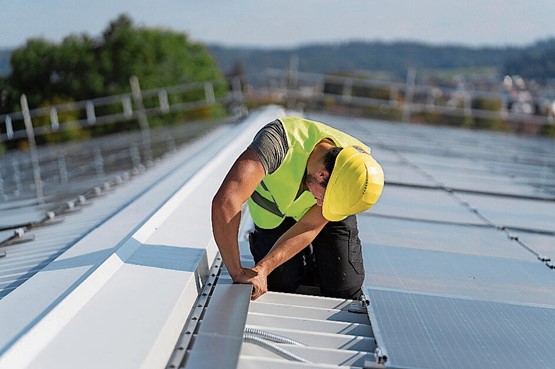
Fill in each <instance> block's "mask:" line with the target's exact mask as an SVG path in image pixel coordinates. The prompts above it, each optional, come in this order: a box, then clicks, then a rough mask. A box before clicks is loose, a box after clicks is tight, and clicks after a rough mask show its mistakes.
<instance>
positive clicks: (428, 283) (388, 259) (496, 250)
mask: <svg viewBox="0 0 555 369" xmlns="http://www.w3.org/2000/svg"><path fill="white" fill-rule="evenodd" d="M309 118H310V119H314V120H320V121H324V122H328V123H330V124H332V125H335V126H336V127H337V128H340V129H343V130H345V131H347V132H349V133H351V134H353V135H355V136H357V137H359V138H361V139H362V140H363V141H365V142H366V143H367V144H369V145H370V146H371V147H372V150H373V155H374V156H375V157H376V158H377V160H378V161H379V162H380V163H381V164H382V166H383V168H384V172H385V176H386V186H385V189H384V192H383V194H382V198H381V199H380V200H379V202H378V204H377V205H376V206H374V208H373V209H371V211H369V212H367V213H364V214H361V215H360V216H359V217H358V220H359V230H360V238H361V239H362V242H363V252H364V260H365V269H366V279H365V284H364V287H363V290H364V293H365V294H366V296H367V297H368V298H369V299H370V311H369V315H370V318H371V322H372V326H373V330H374V332H375V334H376V340H377V344H378V346H379V347H380V348H381V349H382V350H384V351H385V353H386V354H387V355H388V361H387V362H386V367H403V368H552V367H554V365H555V350H553V347H555V329H554V328H555V271H554V270H552V269H550V268H548V267H546V265H547V266H550V265H552V264H551V262H550V261H549V258H550V257H551V258H552V260H554V259H553V258H555V145H554V143H553V141H552V140H546V139H542V138H533V137H518V136H512V135H506V134H500V133H492V132H473V131H467V130H461V129H451V128H439V127H429V126H415V125H408V124H401V123H398V124H391V123H385V122H378V121H373V120H366V119H357V118H349V119H345V118H339V117H332V116H324V115H312V116H310V117H309ZM546 260H547V262H546Z"/></svg>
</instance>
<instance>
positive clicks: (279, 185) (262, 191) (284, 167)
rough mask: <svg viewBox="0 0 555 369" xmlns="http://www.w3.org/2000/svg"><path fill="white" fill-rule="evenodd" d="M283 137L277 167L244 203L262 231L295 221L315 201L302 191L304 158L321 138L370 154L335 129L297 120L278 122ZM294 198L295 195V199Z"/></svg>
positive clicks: (305, 161) (296, 118)
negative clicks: (284, 143) (282, 153)
mask: <svg viewBox="0 0 555 369" xmlns="http://www.w3.org/2000/svg"><path fill="white" fill-rule="evenodd" d="M279 120H280V121H281V123H282V124H283V127H284V129H285V133H286V135H287V143H288V146H289V150H288V151H287V154H286V155H285V158H284V160H283V162H282V163H281V165H280V166H279V167H278V168H277V170H276V171H275V172H273V173H272V174H268V175H266V176H265V177H264V179H263V180H262V182H261V183H260V184H259V185H258V187H257V188H256V191H255V192H254V193H253V194H252V196H251V197H250V198H249V200H248V207H249V212H250V214H251V216H252V219H253V221H254V223H255V224H256V225H257V226H258V227H260V228H263V229H272V228H275V227H277V226H278V225H280V224H281V222H282V221H283V219H284V218H285V217H293V218H294V219H295V220H299V219H300V218H301V217H302V216H303V215H304V214H305V213H306V212H307V211H308V210H309V209H310V208H311V207H312V206H314V205H315V204H316V199H315V198H314V196H313V195H312V194H311V193H310V191H303V192H301V191H302V189H301V187H302V186H303V184H302V180H303V177H304V174H305V172H306V164H307V161H308V157H309V155H310V153H311V152H312V150H313V149H314V147H315V146H316V145H317V144H318V143H319V142H320V141H322V140H323V139H325V138H329V139H331V140H332V141H333V142H334V143H335V145H336V146H338V147H346V146H350V145H357V146H360V147H362V148H363V149H365V150H367V152H368V153H370V148H369V147H368V146H367V145H365V144H363V143H362V142H360V141H359V140H357V139H356V138H354V137H351V136H349V135H348V134H346V133H343V132H341V131H339V130H337V129H335V128H332V127H329V126H327V125H325V124H322V123H318V122H314V121H310V120H307V119H303V118H298V117H286V118H281V119H279ZM297 195H298V196H297Z"/></svg>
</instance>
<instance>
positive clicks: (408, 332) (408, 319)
mask: <svg viewBox="0 0 555 369" xmlns="http://www.w3.org/2000/svg"><path fill="white" fill-rule="evenodd" d="M365 293H366V295H367V297H369V298H370V301H371V308H372V313H371V314H370V315H371V323H372V326H373V328H374V332H375V334H376V339H377V343H378V345H379V346H380V347H381V348H382V349H384V350H385V352H386V353H387V357H388V361H387V363H386V366H387V367H403V368H428V369H435V368H437V369H444V368H451V369H459V368H460V369H468V368H503V369H507V368H553V364H554V363H555V350H553V348H554V347H555V334H554V333H553V332H554V331H555V308H553V307H540V306H525V305H518V304H509V303H499V302H491V301H477V300H469V299H458V298H450V297H442V296H432V295H426V294H416V293H407V292H399V291H389V290H384V289H377V288H366V289H365Z"/></svg>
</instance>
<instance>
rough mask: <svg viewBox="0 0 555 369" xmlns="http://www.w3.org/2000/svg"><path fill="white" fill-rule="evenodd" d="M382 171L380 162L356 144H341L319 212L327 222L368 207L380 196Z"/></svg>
mask: <svg viewBox="0 0 555 369" xmlns="http://www.w3.org/2000/svg"><path fill="white" fill-rule="evenodd" d="M383 184H384V175H383V170H382V167H381V166H380V164H378V162H377V161H376V160H375V159H374V158H373V157H372V155H370V153H368V152H366V151H365V150H364V149H362V148H361V147H358V146H348V147H345V148H343V149H342V150H341V151H340V152H339V154H338V155H337V158H336V160H335V165H334V167H333V171H332V173H331V176H330V179H329V181H328V185H327V187H326V193H325V195H324V204H323V205H322V213H323V215H324V218H326V219H327V220H329V221H331V222H337V221H340V220H343V219H345V218H346V217H348V216H349V215H353V214H357V213H360V212H362V211H365V210H368V209H370V208H371V207H372V206H373V205H374V204H375V203H376V202H377V201H378V199H379V198H380V195H381V193H382V190H383Z"/></svg>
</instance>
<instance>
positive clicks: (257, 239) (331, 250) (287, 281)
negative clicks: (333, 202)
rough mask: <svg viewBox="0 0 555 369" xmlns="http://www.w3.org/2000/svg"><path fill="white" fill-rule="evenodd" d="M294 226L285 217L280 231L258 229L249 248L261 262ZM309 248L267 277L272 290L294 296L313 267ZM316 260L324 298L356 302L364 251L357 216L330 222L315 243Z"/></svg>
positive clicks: (313, 243) (362, 275)
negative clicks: (308, 270)
mask: <svg viewBox="0 0 555 369" xmlns="http://www.w3.org/2000/svg"><path fill="white" fill-rule="evenodd" d="M293 224H295V220H294V219H293V218H285V220H284V221H283V223H281V224H280V225H279V226H278V227H277V228H274V229H262V228H259V227H256V226H255V230H254V232H253V233H251V234H250V237H249V241H250V249H251V253H252V255H253V258H254V261H255V262H256V263H258V262H259V261H260V260H262V258H263V257H264V256H265V255H266V254H267V253H268V252H269V251H270V249H271V248H272V247H273V246H274V244H275V243H276V241H277V240H278V238H279V237H280V236H281V235H282V234H283V233H285V231H287V230H288V229H289V228H291V226H292V225H293ZM309 250H310V247H307V248H306V249H305V250H303V251H301V252H300V253H298V254H297V255H295V256H293V258H291V259H290V260H289V261H287V262H286V263H284V264H283V265H281V266H279V267H278V268H276V269H275V270H274V271H273V272H272V273H270V275H269V276H268V289H269V290H270V291H278V292H289V293H293V292H295V291H296V290H297V288H298V287H299V285H300V284H301V282H302V281H303V278H304V277H305V276H306V274H307V268H310V267H312V264H311V263H310V260H311V259H312V258H311V257H310V256H309V255H308V254H309ZM312 251H313V255H314V258H313V259H314V260H315V261H316V276H317V278H318V281H319V285H320V292H321V294H322V296H328V297H339V298H350V299H357V298H359V297H360V295H361V290H360V288H361V286H362V282H363V281H364V265H363V262H362V250H361V244H360V239H359V237H358V228H357V219H356V216H355V215H351V216H349V217H347V218H346V219H345V220H342V221H340V222H329V223H328V224H326V226H325V227H324V228H323V229H322V231H321V232H320V234H319V235H318V236H317V237H316V238H315V239H314V241H313V242H312Z"/></svg>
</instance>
